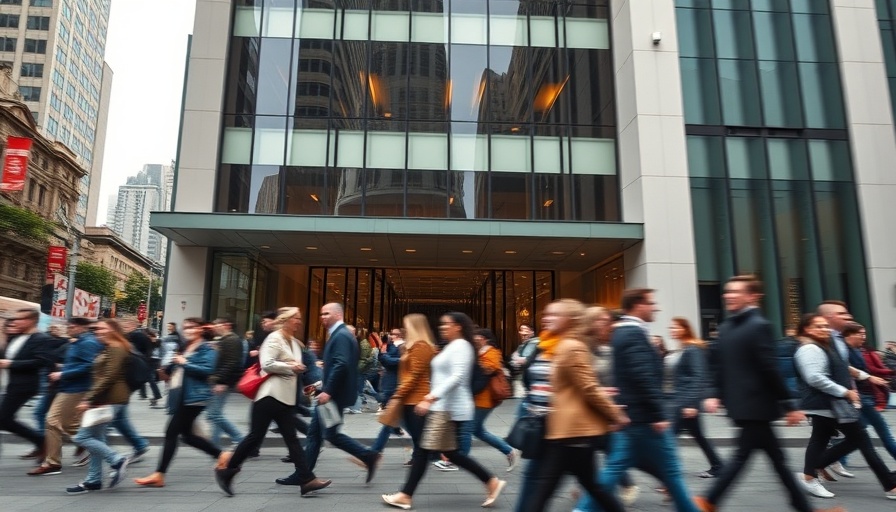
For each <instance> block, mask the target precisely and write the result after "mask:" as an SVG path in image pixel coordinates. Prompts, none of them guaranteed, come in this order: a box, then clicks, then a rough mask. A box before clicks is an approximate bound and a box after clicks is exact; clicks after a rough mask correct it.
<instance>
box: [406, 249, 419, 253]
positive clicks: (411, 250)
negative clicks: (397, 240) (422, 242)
mask: <svg viewBox="0 0 896 512" xmlns="http://www.w3.org/2000/svg"><path fill="white" fill-rule="evenodd" d="M404 252H417V249H405V250H404Z"/></svg>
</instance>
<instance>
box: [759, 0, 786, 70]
mask: <svg viewBox="0 0 896 512" xmlns="http://www.w3.org/2000/svg"><path fill="white" fill-rule="evenodd" d="M753 26H754V27H755V30H756V57H757V58H758V59H759V60H793V59H794V51H793V30H792V29H791V25H790V15H789V14H788V13H786V12H754V13H753Z"/></svg>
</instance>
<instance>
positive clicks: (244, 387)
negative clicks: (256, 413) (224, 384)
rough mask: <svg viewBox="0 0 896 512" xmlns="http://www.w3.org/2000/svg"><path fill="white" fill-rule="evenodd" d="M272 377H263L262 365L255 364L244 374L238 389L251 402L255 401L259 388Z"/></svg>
mask: <svg viewBox="0 0 896 512" xmlns="http://www.w3.org/2000/svg"><path fill="white" fill-rule="evenodd" d="M270 376H271V375H270V374H265V375H262V374H261V365H260V364H258V363H255V364H253V365H252V366H250V367H248V368H246V371H245V372H243V376H242V377H240V381H239V382H237V384H236V389H237V390H239V392H240V393H242V394H243V396H245V397H246V398H248V399H249V400H255V396H256V395H258V390H259V388H261V385H262V384H264V381H266V380H268V378H269V377H270Z"/></svg>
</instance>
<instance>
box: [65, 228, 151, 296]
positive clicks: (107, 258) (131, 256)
mask: <svg viewBox="0 0 896 512" xmlns="http://www.w3.org/2000/svg"><path fill="white" fill-rule="evenodd" d="M82 243H83V250H84V259H85V260H86V261H89V262H91V263H93V264H96V265H100V266H102V267H105V268H107V269H109V270H110V271H111V272H112V274H113V275H115V280H116V289H117V290H118V291H119V292H122V293H123V292H124V286H125V283H126V282H127V280H128V277H129V276H130V275H131V274H133V273H135V272H136V273H138V274H142V275H144V276H148V275H150V271H151V269H152V268H153V262H152V261H151V260H150V259H149V258H147V257H146V256H144V255H142V254H140V253H139V252H137V250H136V249H134V247H132V246H131V245H130V244H128V243H127V242H125V241H124V240H123V239H122V238H121V237H119V236H118V235H117V234H116V233H115V232H114V231H112V230H111V229H109V228H108V227H89V226H88V227H87V228H86V230H85V233H84V239H83V241H82Z"/></svg>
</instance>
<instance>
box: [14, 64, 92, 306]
mask: <svg viewBox="0 0 896 512" xmlns="http://www.w3.org/2000/svg"><path fill="white" fill-rule="evenodd" d="M8 136H16V137H27V138H30V139H32V147H31V159H30V160H29V162H28V171H27V175H26V182H25V187H24V190H22V191H17V192H0V204H2V205H4V206H11V207H14V208H17V209H21V210H27V211H28V212H31V213H33V214H36V215H37V216H39V217H40V218H41V219H43V221H44V222H46V223H48V224H50V225H52V226H53V227H52V228H51V233H49V235H48V236H47V237H45V238H43V239H35V238H33V237H29V236H23V235H25V231H26V230H25V229H24V228H23V227H21V226H18V225H16V222H15V221H11V222H9V221H10V219H0V220H2V221H3V222H2V224H0V225H2V226H4V229H0V296H4V297H12V298H14V299H21V300H26V301H29V302H40V300H41V287H42V286H43V285H44V284H45V282H46V271H47V250H48V247H49V246H50V245H62V246H65V247H67V248H68V250H69V252H71V250H72V246H73V241H74V240H73V237H74V236H77V235H76V234H75V233H73V232H72V231H71V230H67V229H66V228H65V227H64V226H63V225H62V223H63V222H66V223H68V224H69V225H71V226H73V225H74V222H75V210H76V206H77V203H78V195H79V188H78V184H79V182H80V180H81V178H82V177H83V176H84V175H85V174H86V173H87V171H86V170H85V169H84V168H83V167H81V166H80V165H79V164H78V161H77V156H76V155H75V154H74V153H73V152H72V151H71V150H70V149H68V148H67V147H65V146H64V145H63V144H61V143H59V142H58V141H52V140H49V139H47V138H46V137H44V136H42V135H41V134H40V133H39V131H38V127H37V125H36V124H35V122H34V118H33V117H32V116H31V111H30V109H29V106H28V105H27V104H26V103H24V102H22V101H21V95H20V94H19V92H18V87H17V84H16V83H15V81H13V79H12V69H11V68H8V67H6V68H0V141H2V142H0V144H2V145H4V146H5V144H6V138H7V137H8ZM0 173H2V171H0ZM7 225H12V226H15V227H14V228H13V229H5V226H7ZM50 282H52V281H50Z"/></svg>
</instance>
